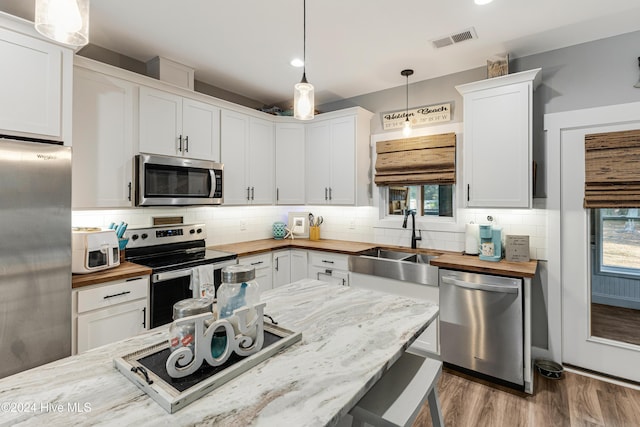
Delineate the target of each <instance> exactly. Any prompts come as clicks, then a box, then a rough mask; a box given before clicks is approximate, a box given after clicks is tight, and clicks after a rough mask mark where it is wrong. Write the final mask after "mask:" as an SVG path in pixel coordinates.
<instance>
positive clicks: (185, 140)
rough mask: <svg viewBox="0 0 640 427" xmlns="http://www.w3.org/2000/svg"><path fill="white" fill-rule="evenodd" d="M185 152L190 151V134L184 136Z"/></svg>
mask: <svg viewBox="0 0 640 427" xmlns="http://www.w3.org/2000/svg"><path fill="white" fill-rule="evenodd" d="M184 152H185V153H188V152H189V136H188V135H187V136H185V137H184Z"/></svg>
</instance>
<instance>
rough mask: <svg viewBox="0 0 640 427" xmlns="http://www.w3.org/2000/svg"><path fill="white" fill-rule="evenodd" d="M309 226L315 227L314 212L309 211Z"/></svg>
mask: <svg viewBox="0 0 640 427" xmlns="http://www.w3.org/2000/svg"><path fill="white" fill-rule="evenodd" d="M309 227H313V214H312V213H309Z"/></svg>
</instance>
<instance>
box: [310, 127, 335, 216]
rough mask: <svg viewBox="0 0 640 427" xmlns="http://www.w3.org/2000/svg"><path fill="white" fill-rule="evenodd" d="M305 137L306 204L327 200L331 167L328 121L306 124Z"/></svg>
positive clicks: (316, 203) (326, 201)
mask: <svg viewBox="0 0 640 427" xmlns="http://www.w3.org/2000/svg"><path fill="white" fill-rule="evenodd" d="M307 126H308V127H307V132H306V138H305V148H306V162H305V172H306V173H305V176H306V181H307V182H306V199H307V204H308V205H314V204H315V205H321V204H322V205H323V204H325V203H328V201H329V187H330V186H331V185H330V177H329V175H330V167H331V125H330V124H329V121H328V120H327V121H322V122H318V123H311V124H309V125H307Z"/></svg>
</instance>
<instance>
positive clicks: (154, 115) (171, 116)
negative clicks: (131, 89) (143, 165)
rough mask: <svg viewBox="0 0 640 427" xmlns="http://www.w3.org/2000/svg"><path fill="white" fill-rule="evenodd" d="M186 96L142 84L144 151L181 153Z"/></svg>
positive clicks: (142, 145) (141, 148) (169, 153)
mask: <svg viewBox="0 0 640 427" xmlns="http://www.w3.org/2000/svg"><path fill="white" fill-rule="evenodd" d="M181 137H182V97H181V96H178V95H174V94H172V93H168V92H163V91H161V90H156V89H151V88H148V87H145V86H140V152H142V153H151V154H161V155H165V156H181V155H182V151H183V149H184V146H183V142H182V140H181V139H180V138H181Z"/></svg>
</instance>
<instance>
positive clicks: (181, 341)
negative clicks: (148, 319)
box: [169, 298, 213, 352]
mask: <svg viewBox="0 0 640 427" xmlns="http://www.w3.org/2000/svg"><path fill="white" fill-rule="evenodd" d="M212 306H213V301H212V300H211V299H210V298H188V299H184V300H182V301H178V302H177V303H175V304H174V305H173V320H177V319H182V318H183V317H188V316H194V315H196V314H202V313H211V320H210V321H208V322H205V324H211V323H212V322H213V313H212V311H211V309H212ZM194 334H195V323H188V324H186V325H180V326H176V325H175V324H174V323H172V324H171V326H170V327H169V349H170V350H171V352H174V351H176V350H177V349H179V348H181V347H188V348H190V349H191V351H193V352H195V350H194V346H195V337H194Z"/></svg>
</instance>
